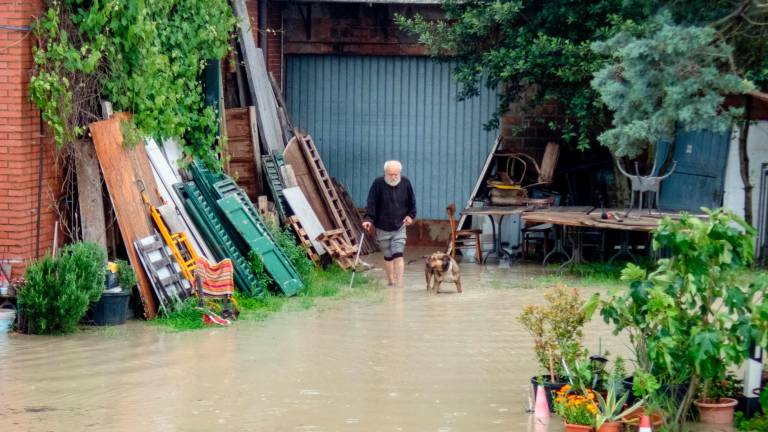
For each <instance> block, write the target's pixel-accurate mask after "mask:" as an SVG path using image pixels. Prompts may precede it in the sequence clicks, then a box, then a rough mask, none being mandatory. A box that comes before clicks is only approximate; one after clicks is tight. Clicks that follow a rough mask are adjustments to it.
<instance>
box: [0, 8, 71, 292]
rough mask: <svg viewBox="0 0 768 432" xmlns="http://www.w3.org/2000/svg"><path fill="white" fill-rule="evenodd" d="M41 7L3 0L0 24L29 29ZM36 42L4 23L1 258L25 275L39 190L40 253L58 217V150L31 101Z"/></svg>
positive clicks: (0, 45) (0, 48)
mask: <svg viewBox="0 0 768 432" xmlns="http://www.w3.org/2000/svg"><path fill="white" fill-rule="evenodd" d="M42 10H43V4H42V0H24V1H22V0H0V24H2V25H4V26H15V27H22V28H26V27H28V26H29V25H30V24H31V23H32V21H33V19H34V17H35V16H37V15H38V14H39V13H40V12H41V11H42ZM33 44H34V37H33V35H31V34H29V32H28V31H25V30H12V29H4V28H0V261H4V260H12V261H14V262H15V264H13V266H12V277H16V276H21V274H22V272H23V270H24V267H25V264H26V262H27V261H28V260H29V259H31V258H35V257H36V256H35V255H36V254H35V250H36V245H37V241H38V236H37V230H36V228H37V213H38V202H37V196H38V191H39V190H41V191H42V204H41V208H40V234H39V245H40V255H43V254H44V253H45V252H46V251H48V250H49V249H50V247H51V244H52V242H53V226H54V222H55V221H56V220H57V216H56V212H55V211H54V208H53V205H54V203H55V195H56V194H57V193H58V189H57V187H56V185H57V178H58V177H57V176H56V174H55V172H54V169H55V168H54V167H55V151H54V148H53V144H52V141H51V140H50V139H48V138H41V136H40V114H39V111H38V110H37V109H35V107H34V106H33V104H32V102H30V100H29V79H30V74H31V69H32V46H33ZM41 139H43V140H44V151H43V177H42V179H43V180H42V188H38V176H39V174H40V169H39V163H40V162H39V157H40V142H41Z"/></svg>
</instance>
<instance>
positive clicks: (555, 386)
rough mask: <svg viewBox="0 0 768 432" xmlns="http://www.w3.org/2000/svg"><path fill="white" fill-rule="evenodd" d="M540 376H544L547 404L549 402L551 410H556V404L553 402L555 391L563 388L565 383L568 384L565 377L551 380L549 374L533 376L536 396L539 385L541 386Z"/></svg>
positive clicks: (532, 382) (532, 381)
mask: <svg viewBox="0 0 768 432" xmlns="http://www.w3.org/2000/svg"><path fill="white" fill-rule="evenodd" d="M539 378H543V381H542V382H543V386H544V394H545V395H546V396H547V404H549V410H550V411H551V412H555V405H554V404H553V403H552V401H553V399H554V396H553V393H554V392H556V391H558V390H560V389H561V388H563V386H564V385H566V384H568V383H567V382H566V381H565V379H563V378H558V382H549V381H548V380H547V379H548V375H547V376H542V375H539V376H535V377H533V378H531V385H532V386H533V395H534V397H535V396H536V394H537V393H538V390H539V388H538V386H539Z"/></svg>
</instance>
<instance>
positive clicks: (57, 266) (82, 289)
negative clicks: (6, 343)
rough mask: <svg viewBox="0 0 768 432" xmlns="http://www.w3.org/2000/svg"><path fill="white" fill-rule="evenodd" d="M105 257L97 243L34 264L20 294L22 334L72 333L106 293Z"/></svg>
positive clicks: (76, 246) (68, 248) (71, 248)
mask: <svg viewBox="0 0 768 432" xmlns="http://www.w3.org/2000/svg"><path fill="white" fill-rule="evenodd" d="M106 260H107V255H106V253H105V252H104V251H103V250H102V249H101V248H100V247H99V246H98V245H96V244H94V243H75V244H72V245H68V246H66V247H64V248H63V249H62V250H61V255H60V256H58V257H50V256H46V257H45V258H43V259H41V260H38V261H36V262H33V263H32V264H31V265H30V266H29V267H27V271H26V273H25V275H24V276H25V280H26V282H25V283H24V286H23V287H22V289H21V290H20V291H19V298H18V302H19V309H20V311H21V313H22V316H23V319H24V322H23V327H24V328H22V329H21V330H22V331H24V332H27V333H34V334H61V333H69V332H72V331H74V330H75V329H76V328H77V323H78V322H80V320H81V319H82V318H83V316H84V315H85V313H86V311H87V310H88V306H89V305H90V304H91V303H92V302H95V301H97V300H98V299H99V297H100V296H101V292H102V291H103V289H104V276H105V273H106V267H105V263H106Z"/></svg>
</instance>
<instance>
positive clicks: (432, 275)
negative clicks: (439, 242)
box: [424, 252, 461, 294]
mask: <svg viewBox="0 0 768 432" xmlns="http://www.w3.org/2000/svg"><path fill="white" fill-rule="evenodd" d="M424 276H425V277H426V279H427V292H430V293H431V292H434V293H435V294H437V293H439V292H440V284H441V283H443V282H447V283H451V282H453V283H455V284H456V291H458V292H461V271H459V265H458V264H456V261H454V259H453V258H451V256H450V255H448V254H447V253H443V252H435V253H433V254H432V255H430V256H429V257H427V262H426V265H425V266H424Z"/></svg>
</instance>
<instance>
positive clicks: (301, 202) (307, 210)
mask: <svg viewBox="0 0 768 432" xmlns="http://www.w3.org/2000/svg"><path fill="white" fill-rule="evenodd" d="M283 195H285V200H286V201H288V205H289V206H291V210H292V211H293V214H294V215H296V217H297V218H299V221H300V222H301V226H302V227H304V231H305V232H306V233H307V236H308V237H309V239H310V240H311V241H312V246H314V248H315V250H316V251H317V253H318V254H320V255H322V254H324V253H325V248H323V244H322V243H320V241H319V240H317V237H318V236H319V235H320V234H322V233H324V232H326V231H327V230H326V229H324V228H323V226H322V225H321V224H320V221H319V220H318V219H317V215H315V212H314V210H312V207H311V206H310V205H309V202H307V198H306V197H305V196H304V193H303V192H302V190H301V189H300V188H298V187H292V188H285V189H283Z"/></svg>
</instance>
